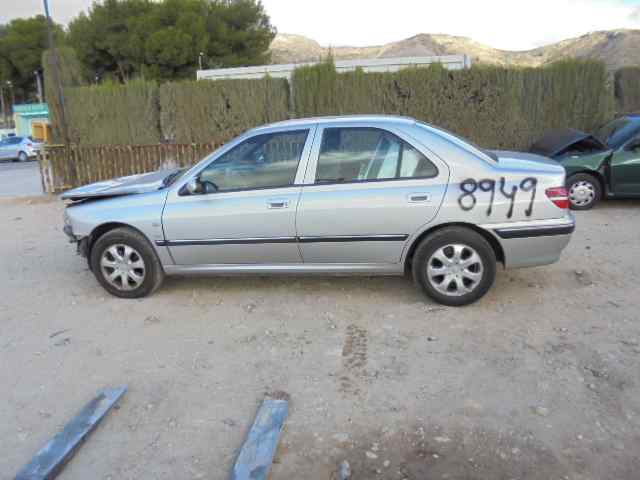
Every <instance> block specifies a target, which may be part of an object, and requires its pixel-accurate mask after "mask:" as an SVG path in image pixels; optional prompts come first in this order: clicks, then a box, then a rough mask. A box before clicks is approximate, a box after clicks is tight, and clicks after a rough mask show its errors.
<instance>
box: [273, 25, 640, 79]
mask: <svg viewBox="0 0 640 480" xmlns="http://www.w3.org/2000/svg"><path fill="white" fill-rule="evenodd" d="M328 51H329V49H328V48H327V47H322V46H321V45H320V44H318V42H316V41H314V40H312V39H310V38H307V37H303V36H300V35H288V34H278V35H277V36H276V38H275V39H274V41H273V43H272V44H271V54H272V62H273V63H299V62H307V61H314V60H318V59H320V58H323V57H325V56H326V55H327V53H328ZM331 51H332V52H333V55H334V57H335V58H336V59H337V60H347V59H356V58H389V57H411V56H426V55H451V54H460V53H466V54H467V55H469V56H470V57H471V58H472V60H473V62H479V63H489V64H494V65H521V66H539V65H544V64H545V63H548V62H552V61H554V60H558V59H562V58H572V57H577V58H595V59H598V60H602V61H604V62H605V64H606V65H607V68H608V69H609V70H616V69H618V68H620V67H622V66H629V65H640V30H608V31H600V32H593V33H589V34H586V35H583V36H581V37H577V38H571V39H568V40H563V41H561V42H558V43H553V44H550V45H546V46H544V47H540V48H536V49H534V50H528V51H507V50H498V49H495V48H491V47H489V46H487V45H483V44H481V43H478V42H475V41H473V40H472V39H470V38H467V37H456V36H452V35H432V34H424V33H423V34H420V35H416V36H414V37H411V38H408V39H406V40H401V41H399V42H393V43H388V44H386V45H380V46H372V47H331Z"/></svg>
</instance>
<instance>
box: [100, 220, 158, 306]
mask: <svg viewBox="0 0 640 480" xmlns="http://www.w3.org/2000/svg"><path fill="white" fill-rule="evenodd" d="M90 264H91V270H92V271H93V274H94V275H95V276H96V278H97V280H98V282H100V285H102V286H103V288H104V289H105V290H106V291H107V292H109V293H110V294H111V295H114V296H116V297H120V298H142V297H146V296H147V295H150V294H152V293H153V292H154V291H155V290H156V289H157V288H158V287H160V285H161V284H162V281H163V280H164V270H163V269H162V265H161V264H160V260H159V259H158V256H157V255H156V252H155V251H154V250H153V247H152V246H151V245H150V244H149V242H148V241H147V239H146V238H145V237H144V236H143V235H142V234H141V233H139V232H137V231H135V230H133V229H131V228H126V227H124V228H116V229H114V230H110V231H108V232H107V233H105V234H104V235H102V236H101V237H99V238H98V239H97V240H96V241H95V243H94V244H93V246H92V248H91V253H90ZM136 267H137V268H136ZM116 272H117V273H116ZM114 273H115V275H114V277H110V274H114Z"/></svg>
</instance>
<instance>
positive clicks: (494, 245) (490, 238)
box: [404, 222, 505, 273]
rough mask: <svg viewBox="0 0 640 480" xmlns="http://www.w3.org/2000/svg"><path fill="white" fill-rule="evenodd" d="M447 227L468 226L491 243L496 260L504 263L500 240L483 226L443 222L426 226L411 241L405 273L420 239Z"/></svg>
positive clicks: (406, 258) (420, 241) (405, 261)
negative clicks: (429, 226)
mask: <svg viewBox="0 0 640 480" xmlns="http://www.w3.org/2000/svg"><path fill="white" fill-rule="evenodd" d="M448 227H462V228H468V229H469V230H473V231H474V232H476V233H478V234H480V235H482V237H484V239H485V240H487V242H489V245H491V248H493V251H494V252H495V254H496V260H497V261H499V262H500V263H502V265H503V266H504V265H505V254H504V249H503V248H502V245H500V242H499V241H498V239H497V238H496V237H495V236H494V235H492V234H491V233H490V232H489V231H487V230H485V229H484V228H481V227H479V226H477V225H474V224H472V223H465V222H451V223H443V224H440V225H435V226H433V227H431V228H428V229H427V230H425V231H424V232H422V233H420V235H418V236H417V237H416V238H415V239H414V240H413V241H412V242H411V245H410V246H409V249H408V251H407V255H406V256H405V260H404V270H405V273H408V272H409V271H410V270H411V264H412V260H413V255H414V253H415V251H416V249H417V248H418V245H420V243H422V241H423V240H424V239H425V238H427V237H428V236H430V235H431V234H433V233H435V232H437V231H439V230H442V229H443V228H448Z"/></svg>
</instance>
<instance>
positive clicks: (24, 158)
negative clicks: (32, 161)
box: [18, 152, 29, 162]
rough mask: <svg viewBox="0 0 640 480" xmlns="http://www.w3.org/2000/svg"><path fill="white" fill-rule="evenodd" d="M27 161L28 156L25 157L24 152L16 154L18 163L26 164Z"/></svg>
mask: <svg viewBox="0 0 640 480" xmlns="http://www.w3.org/2000/svg"><path fill="white" fill-rule="evenodd" d="M27 160H29V155H27V154H26V153H25V152H20V153H19V154H18V161H19V162H26V161H27Z"/></svg>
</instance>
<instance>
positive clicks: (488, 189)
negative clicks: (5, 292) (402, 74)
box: [62, 116, 575, 306]
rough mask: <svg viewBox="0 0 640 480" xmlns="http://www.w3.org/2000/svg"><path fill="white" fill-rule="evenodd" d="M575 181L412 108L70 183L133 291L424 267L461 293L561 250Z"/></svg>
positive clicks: (470, 298) (99, 252) (256, 132)
mask: <svg viewBox="0 0 640 480" xmlns="http://www.w3.org/2000/svg"><path fill="white" fill-rule="evenodd" d="M564 183H565V173H564V169H563V168H562V167H561V166H560V165H559V164H558V163H557V162H555V161H553V160H549V159H546V158H544V157H540V156H536V155H532V154H528V153H514V152H488V151H483V150H481V149H480V148H478V147H476V146H474V145H472V144H471V143H469V142H467V141H465V140H463V139H461V138H458V137H456V136H455V135H453V134H451V133H449V132H446V131H444V130H441V129H438V128H436V127H433V126H430V125H427V124H424V123H421V122H418V121H416V120H413V119H409V118H399V117H386V116H362V117H334V118H316V119H306V120H291V121H286V122H282V123H276V124H272V125H267V126H264V127H260V128H256V129H253V130H251V131H249V132H247V133H245V134H244V135H242V136H240V137H238V138H236V139H235V140H233V141H231V142H230V143H229V144H227V145H225V146H224V147H222V148H220V149H219V150H217V151H215V152H214V153H212V154H211V155H210V156H208V157H207V158H205V159H204V160H202V161H201V162H200V163H198V164H197V165H195V166H194V167H192V168H190V169H189V170H171V171H163V172H154V173H150V174H143V175H136V176H132V177H126V178H120V179H116V180H110V181H106V182H99V183H95V184H93V185H89V186H85V187H81V188H77V189H75V190H71V191H69V192H67V193H65V194H64V195H63V196H62V198H64V199H67V200H70V201H71V202H72V203H70V204H69V205H68V206H67V208H66V213H65V226H64V231H65V232H66V234H67V235H68V236H69V238H70V239H71V241H72V242H77V243H78V251H79V252H80V253H81V254H83V255H85V256H86V257H87V258H88V263H89V266H90V268H91V270H92V271H93V273H94V274H95V276H96V278H97V279H98V281H99V282H100V284H101V285H102V286H103V287H104V288H105V289H106V290H107V291H108V292H110V293H111V294H113V295H116V296H119V297H125V298H138V297H143V296H145V295H148V294H150V293H151V292H153V291H154V290H155V289H156V288H158V286H159V285H160V284H161V283H162V280H163V278H164V276H165V275H176V274H266V273H268V274H276V273H288V274H366V275H374V274H382V275H402V274H404V273H405V272H411V273H412V275H413V277H414V279H415V281H416V282H417V284H418V285H419V286H420V287H421V289H422V290H423V291H424V292H425V293H426V294H427V295H429V296H430V297H431V298H433V299H435V300H436V301H438V302H440V303H443V304H446V305H453V306H461V305H466V304H469V303H471V302H474V301H476V300H478V299H479V298H480V297H482V296H483V295H484V294H485V293H486V292H487V291H488V290H489V288H490V287H491V285H492V284H493V282H494V278H495V275H496V265H497V263H501V264H503V265H504V266H505V267H507V268H512V267H530V266H537V265H545V264H550V263H553V262H555V261H557V260H558V258H559V256H560V253H561V252H562V250H563V249H564V248H565V246H566V245H567V244H568V242H569V239H570V237H571V234H572V232H573V231H574V226H575V225H574V219H573V216H572V214H571V213H570V212H569V209H568V206H569V202H568V199H567V191H566V189H565V187H564Z"/></svg>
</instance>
